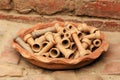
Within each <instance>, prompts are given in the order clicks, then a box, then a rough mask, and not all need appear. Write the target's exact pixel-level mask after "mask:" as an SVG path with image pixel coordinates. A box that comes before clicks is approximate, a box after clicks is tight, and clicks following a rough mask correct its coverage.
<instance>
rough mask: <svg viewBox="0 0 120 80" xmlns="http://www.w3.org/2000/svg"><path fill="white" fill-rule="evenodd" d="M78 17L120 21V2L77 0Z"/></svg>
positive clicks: (112, 0)
mask: <svg viewBox="0 0 120 80" xmlns="http://www.w3.org/2000/svg"><path fill="white" fill-rule="evenodd" d="M75 13H76V15H88V16H97V17H110V18H116V19H120V2H119V1H117V0H77V4H76V9H75Z"/></svg>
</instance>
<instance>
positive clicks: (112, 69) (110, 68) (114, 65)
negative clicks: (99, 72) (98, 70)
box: [103, 61, 120, 74]
mask: <svg viewBox="0 0 120 80" xmlns="http://www.w3.org/2000/svg"><path fill="white" fill-rule="evenodd" d="M103 74H120V61H118V62H110V63H108V64H106V65H105V68H104V69H103Z"/></svg>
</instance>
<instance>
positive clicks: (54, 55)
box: [49, 48, 60, 58]
mask: <svg viewBox="0 0 120 80" xmlns="http://www.w3.org/2000/svg"><path fill="white" fill-rule="evenodd" d="M49 53H50V56H51V57H52V58H57V57H59V56H60V51H59V49H57V48H52V49H50V52H49Z"/></svg>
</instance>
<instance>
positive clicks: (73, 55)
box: [12, 21, 109, 70]
mask: <svg viewBox="0 0 120 80" xmlns="http://www.w3.org/2000/svg"><path fill="white" fill-rule="evenodd" d="M68 23H69V24H71V25H72V26H73V27H77V26H78V25H83V24H81V23H74V22H68ZM55 24H58V25H59V26H60V27H62V28H64V27H65V22H58V21H55V22H50V23H44V24H42V23H38V24H37V25H35V26H34V27H33V28H30V29H27V30H25V31H23V32H21V33H18V35H17V36H18V37H19V38H20V39H21V40H23V39H24V36H26V35H27V34H32V32H34V31H35V30H43V29H44V30H45V29H46V28H47V31H46V30H45V31H43V32H44V33H42V34H39V35H37V36H33V34H32V38H34V39H35V38H39V37H41V36H42V35H43V34H45V33H46V32H51V31H50V30H48V28H49V29H50V28H51V27H52V28H53V27H54V26H55ZM84 26H87V25H85V24H84ZM92 28H93V29H94V27H92V26H89V30H87V29H84V28H83V29H78V31H80V30H83V32H87V31H89V34H86V33H85V35H84V37H83V38H82V39H81V40H80V39H79V37H78V35H77V30H75V32H74V31H73V32H72V31H70V34H71V38H72V39H73V41H71V40H70V41H71V42H74V43H75V45H76V46H77V49H76V51H74V50H72V49H70V48H68V49H65V48H64V47H63V46H62V45H61V40H62V39H63V38H64V37H63V38H61V36H60V33H58V32H57V30H56V28H55V27H54V28H53V29H52V30H53V32H54V34H53V38H54V41H55V42H56V43H54V41H52V39H46V40H43V41H42V42H46V43H47V45H45V46H44V47H43V48H42V49H41V50H40V55H41V56H40V55H37V54H38V53H34V54H31V52H30V51H29V49H25V48H24V46H21V45H20V44H19V40H18V41H16V40H13V41H12V45H13V47H14V48H15V49H16V50H17V51H18V52H19V53H20V54H21V55H22V56H23V57H24V58H26V60H28V61H29V62H31V63H33V64H35V65H37V66H40V67H43V68H46V69H54V70H56V69H76V68H80V67H83V66H85V65H87V64H89V63H91V62H93V61H94V60H95V59H96V58H98V57H99V56H100V55H101V54H102V53H103V52H105V51H107V49H108V46H109V44H108V41H107V40H106V38H105V36H104V34H103V33H101V32H97V31H99V30H93V29H92ZM67 30H68V31H69V30H74V28H73V29H67ZM92 30H93V31H92ZM96 32H97V33H96ZM98 33H100V34H98ZM91 34H92V36H91ZM88 35H89V37H85V36H88ZM96 36H97V37H96ZM45 38H46V37H45ZM84 38H87V39H89V40H91V41H92V43H91V44H90V45H88V44H89V42H87V40H83V39H84ZM96 39H100V40H101V45H100V46H99V47H97V48H96V47H95V46H94V45H93V41H94V40H96ZM28 42H29V41H28ZM77 43H78V44H77ZM83 43H85V44H84V47H83ZM30 44H31V45H32V43H30ZM92 45H93V47H92V50H91V51H90V49H89V48H90V47H91V46H92ZM79 46H80V47H79ZM87 46H88V48H86V47H87ZM54 47H56V48H57V49H59V51H60V56H62V57H60V56H59V57H60V58H59V57H50V51H51V49H52V48H54ZM94 47H95V48H94ZM85 48H86V49H85ZM82 51H83V52H82ZM84 51H86V52H89V53H90V54H88V55H84V54H83V53H84ZM86 52H85V53H86ZM81 54H82V55H84V56H81ZM64 56H65V57H64Z"/></svg>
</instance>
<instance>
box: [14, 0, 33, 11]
mask: <svg viewBox="0 0 120 80" xmlns="http://www.w3.org/2000/svg"><path fill="white" fill-rule="evenodd" d="M13 3H14V9H15V10H17V11H18V12H20V13H28V12H30V11H31V10H32V8H33V6H32V0H13Z"/></svg>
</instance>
